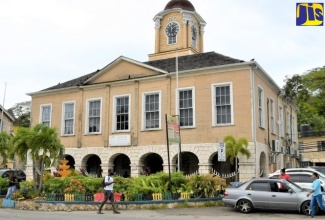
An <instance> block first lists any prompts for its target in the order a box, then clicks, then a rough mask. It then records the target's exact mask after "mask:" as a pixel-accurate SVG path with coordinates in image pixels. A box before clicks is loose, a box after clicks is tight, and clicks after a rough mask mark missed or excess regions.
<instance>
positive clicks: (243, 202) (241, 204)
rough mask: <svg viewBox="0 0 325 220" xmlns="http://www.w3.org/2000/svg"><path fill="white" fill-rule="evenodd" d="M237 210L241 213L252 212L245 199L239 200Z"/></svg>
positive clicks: (251, 205) (250, 204)
mask: <svg viewBox="0 0 325 220" xmlns="http://www.w3.org/2000/svg"><path fill="white" fill-rule="evenodd" d="M237 209H238V210H239V211H240V212H242V213H250V212H252V211H253V210H254V207H253V204H252V203H251V201H249V200H247V199H241V200H239V201H238V203H237Z"/></svg>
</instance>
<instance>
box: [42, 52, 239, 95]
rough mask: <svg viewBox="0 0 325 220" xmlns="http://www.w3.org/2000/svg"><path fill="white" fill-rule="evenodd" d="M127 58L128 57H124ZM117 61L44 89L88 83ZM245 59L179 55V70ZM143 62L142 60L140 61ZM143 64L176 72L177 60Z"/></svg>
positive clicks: (208, 53)
mask: <svg viewBox="0 0 325 220" xmlns="http://www.w3.org/2000/svg"><path fill="white" fill-rule="evenodd" d="M123 59H127V58H123ZM115 62H116V61H113V62H112V63H110V64H108V65H107V66H105V67H104V68H102V69H101V70H97V71H95V72H93V73H89V74H87V75H84V76H81V77H78V78H75V79H72V80H69V81H67V82H64V83H59V84H57V85H55V86H52V87H49V88H47V89H44V90H42V91H49V90H56V89H64V88H73V87H79V86H82V85H87V83H88V81H89V79H91V78H93V77H95V76H96V75H97V74H101V71H102V70H103V69H106V68H107V67H109V66H110V65H115ZM242 62H244V61H243V60H238V59H235V58H231V57H228V56H224V55H222V54H218V53H215V52H207V53H199V54H194V55H188V56H180V57H178V71H186V70H195V69H202V68H207V67H215V66H222V65H229V64H236V63H242ZM139 63H141V62H139ZM141 64H143V65H146V66H150V67H152V68H157V69H160V70H163V71H166V72H175V71H176V62H175V57H174V58H168V59H161V60H155V61H148V62H142V63H141Z"/></svg>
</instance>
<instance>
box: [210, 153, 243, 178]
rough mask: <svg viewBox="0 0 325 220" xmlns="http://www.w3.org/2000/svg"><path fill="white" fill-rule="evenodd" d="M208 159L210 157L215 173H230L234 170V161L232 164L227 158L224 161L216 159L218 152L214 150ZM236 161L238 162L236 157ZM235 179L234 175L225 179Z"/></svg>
mask: <svg viewBox="0 0 325 220" xmlns="http://www.w3.org/2000/svg"><path fill="white" fill-rule="evenodd" d="M210 159H211V163H212V172H216V173H218V174H220V175H223V174H230V173H234V172H236V163H235V161H234V163H233V164H231V162H230V159H229V158H227V159H226V161H218V152H215V153H214V154H212V155H211V157H210ZM237 162H239V159H238V158H237ZM237 164H238V163H237ZM237 175H238V174H237ZM235 179H236V177H235V176H234V177H230V178H229V180H228V179H227V182H231V181H234V180H235Z"/></svg>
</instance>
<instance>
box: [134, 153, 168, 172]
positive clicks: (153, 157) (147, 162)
mask: <svg viewBox="0 0 325 220" xmlns="http://www.w3.org/2000/svg"><path fill="white" fill-rule="evenodd" d="M163 163H164V161H163V159H162V157H161V156H160V155H159V154H156V153H148V154H145V155H143V156H142V157H141V158H140V161H139V165H140V166H142V171H144V174H152V173H158V172H162V171H163Z"/></svg>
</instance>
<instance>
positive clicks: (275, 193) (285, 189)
mask: <svg viewBox="0 0 325 220" xmlns="http://www.w3.org/2000/svg"><path fill="white" fill-rule="evenodd" d="M307 193H308V191H307V190H306V189H303V188H301V187H300V186H298V185H296V184H295V183H292V182H290V181H287V180H284V179H263V178H261V179H251V180H249V181H247V182H245V183H243V184H241V185H239V186H238V187H234V188H227V189H226V191H225V193H224V198H223V202H224V204H225V205H226V206H230V207H234V208H236V209H237V210H239V211H240V212H242V213H249V212H252V211H253V210H254V209H273V210H288V211H289V210H292V211H298V212H302V213H304V214H306V215H309V211H310V207H309V204H310V198H311V197H307ZM315 208H316V213H317V212H318V210H319V207H318V206H316V207H315Z"/></svg>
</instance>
